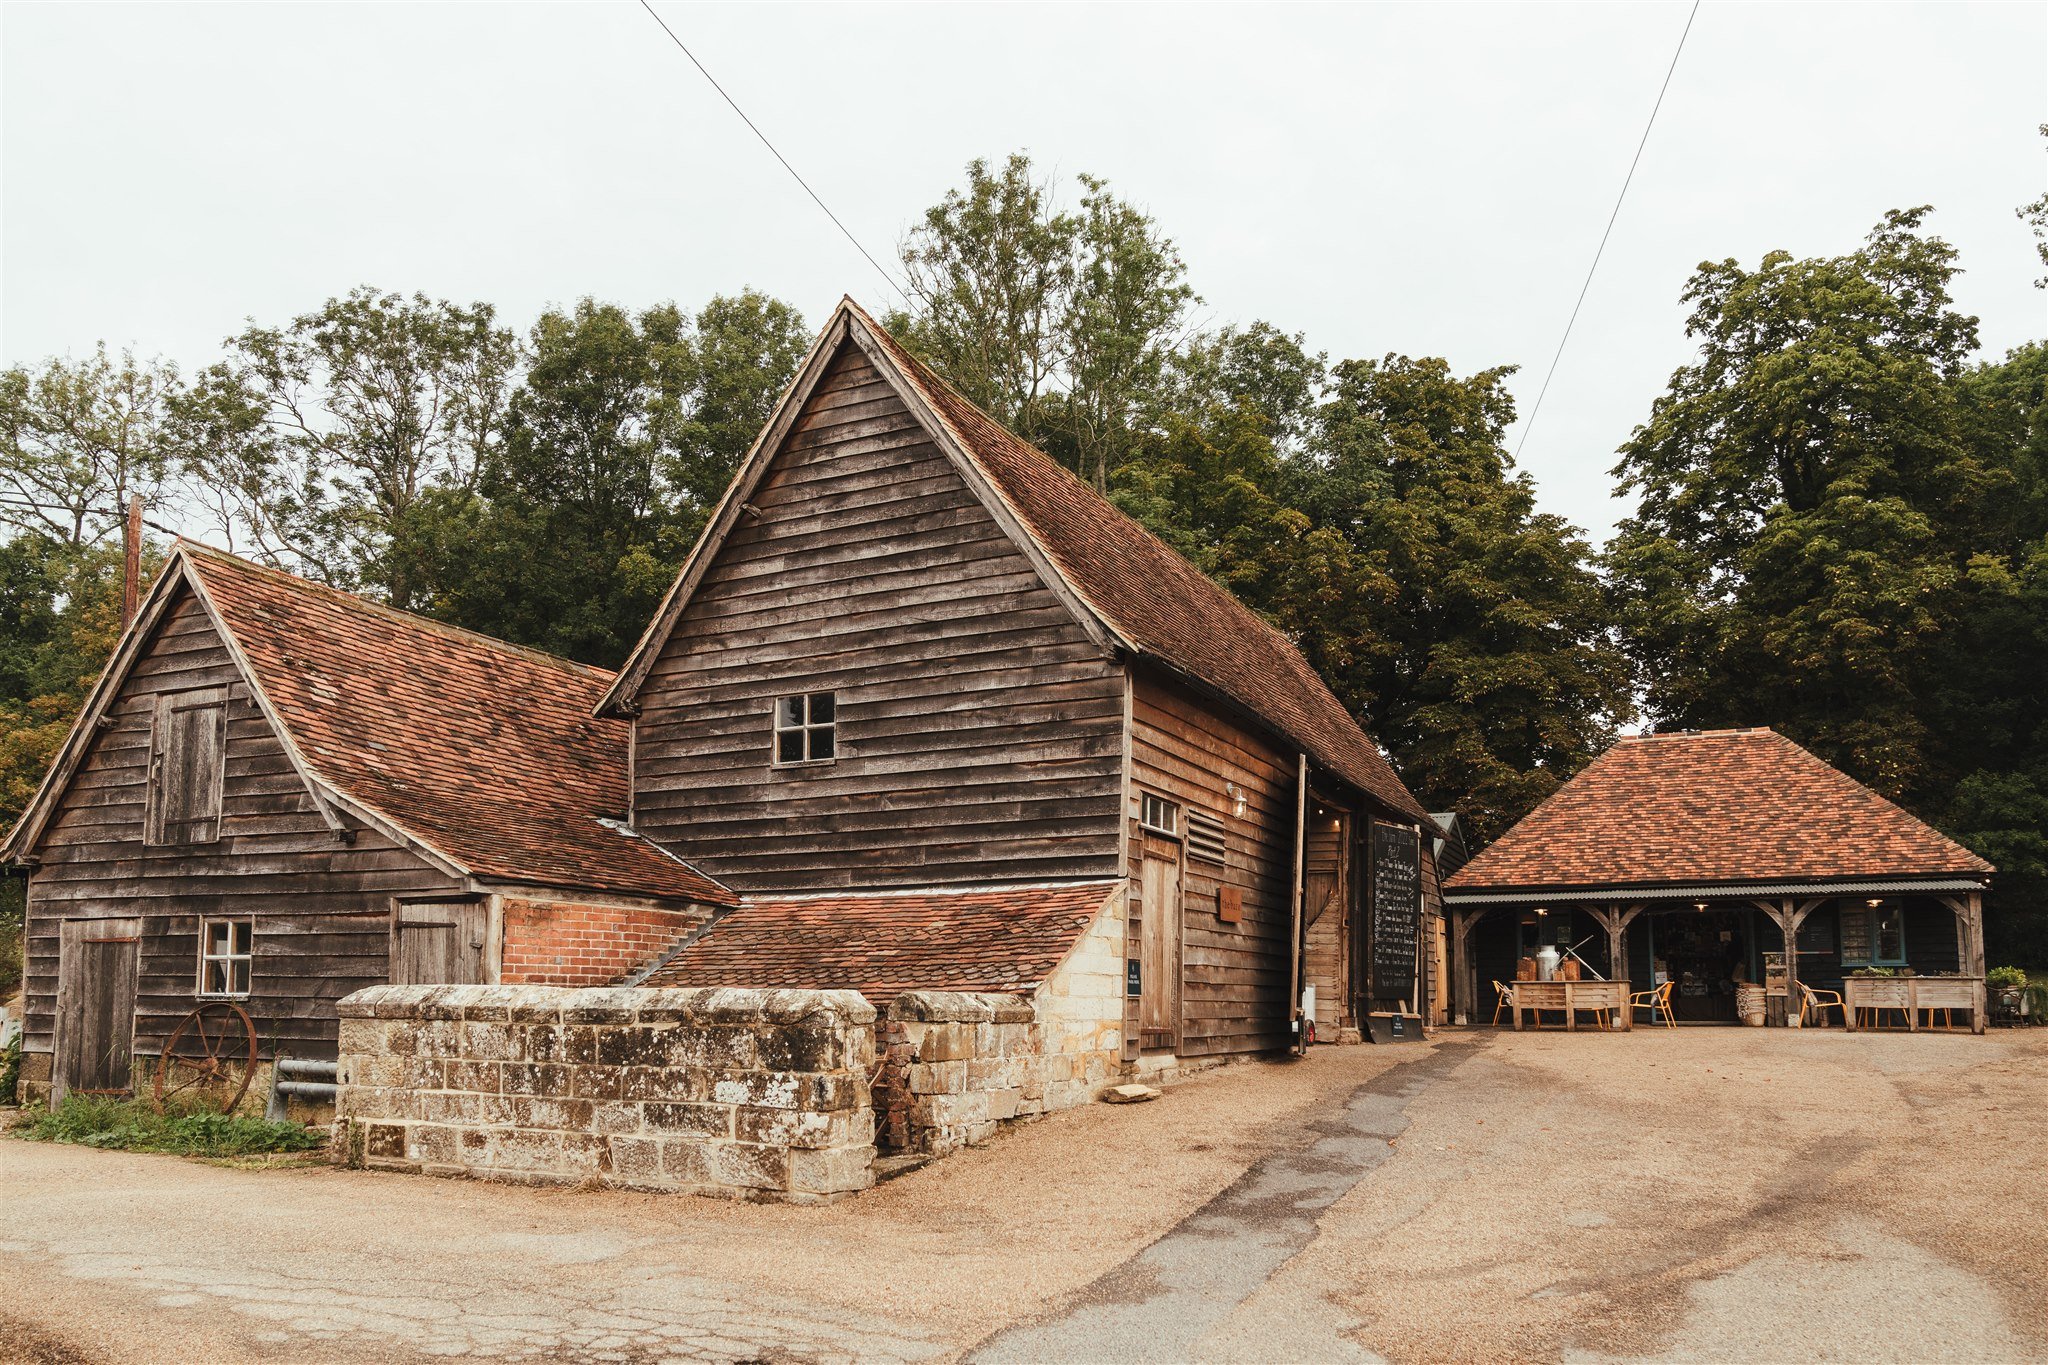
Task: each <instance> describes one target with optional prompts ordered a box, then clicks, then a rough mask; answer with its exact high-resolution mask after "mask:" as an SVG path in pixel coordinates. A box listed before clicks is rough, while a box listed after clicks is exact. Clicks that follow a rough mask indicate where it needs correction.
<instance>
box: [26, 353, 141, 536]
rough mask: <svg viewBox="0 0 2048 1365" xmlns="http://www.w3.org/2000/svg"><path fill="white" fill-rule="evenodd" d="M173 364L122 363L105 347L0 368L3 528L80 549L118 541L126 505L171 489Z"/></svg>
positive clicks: (125, 356) (126, 357) (126, 356)
mask: <svg viewBox="0 0 2048 1365" xmlns="http://www.w3.org/2000/svg"><path fill="white" fill-rule="evenodd" d="M179 392H180V387H179V381H178V372H177V369H176V367H174V366H172V365H169V364H166V363H164V362H162V361H155V362H140V363H139V362H137V361H136V359H135V357H134V356H133V355H132V354H130V353H127V352H123V353H122V355H121V358H120V359H119V360H118V361H117V360H114V359H113V358H111V357H109V356H108V354H107V348H106V345H105V343H101V345H100V346H99V347H98V349H97V350H96V351H95V352H94V354H93V355H92V357H91V358H90V359H87V360H83V361H76V362H74V361H70V360H49V361H45V362H44V363H43V365H42V366H41V367H40V368H36V369H30V368H27V367H23V366H16V367H13V368H10V369H8V370H5V371H0V527H8V528H12V529H15V530H19V531H23V532H27V533H32V534H36V535H42V536H54V537H56V538H57V539H58V540H59V541H61V542H62V543H64V544H66V545H69V546H72V547H74V548H80V547H84V546H89V545H97V544H99V543H101V542H102V541H103V540H105V539H107V538H108V537H109V536H118V534H119V530H120V526H121V515H122V513H123V512H124V511H125V509H126V507H127V503H128V499H129V498H130V497H131V496H139V497H141V498H142V499H143V501H144V503H145V504H146V505H148V506H150V507H152V508H155V507H161V506H163V505H164V504H165V503H166V502H167V500H168V499H169V497H170V494H171V492H172V489H171V486H170V485H171V479H172V475H173V459H172V451H173V443H172V439H171V437H170V434H169V428H170V426H171V420H172V419H171V413H172V405H173V403H174V402H175V400H176V399H177V396H178V394H179Z"/></svg>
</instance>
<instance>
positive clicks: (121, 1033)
mask: <svg viewBox="0 0 2048 1365" xmlns="http://www.w3.org/2000/svg"><path fill="white" fill-rule="evenodd" d="M141 943H142V921H141V920H139V919H96V920H86V919H74V920H66V921H65V922H64V925H63V928H62V929H61V930H60V931H59V935H58V940H57V1037H56V1049H57V1055H56V1057H55V1059H54V1061H53V1066H52V1072H53V1075H52V1087H51V1090H52V1094H51V1098H52V1099H53V1100H61V1099H63V1098H64V1096H65V1095H66V1094H67V1093H69V1092H70V1091H73V1090H76V1091H79V1092H81V1093H84V1094H94V1095H126V1094H128V1093H129V1092H130V1090H131V1088H132V1085H133V1081H134V1076H133V1067H132V1062H133V1056H134V1051H135V968H136V961H137V958H138V957H139V950H140V947H141Z"/></svg>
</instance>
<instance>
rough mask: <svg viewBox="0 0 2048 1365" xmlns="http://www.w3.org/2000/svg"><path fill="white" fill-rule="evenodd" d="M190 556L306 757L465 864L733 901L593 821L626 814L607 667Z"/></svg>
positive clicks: (230, 560) (537, 878)
mask: <svg viewBox="0 0 2048 1365" xmlns="http://www.w3.org/2000/svg"><path fill="white" fill-rule="evenodd" d="M179 549H180V551H181V552H182V555H183V557H184V560H185V562H187V563H188V564H189V565H190V567H191V570H192V572H193V573H194V574H195V575H196V577H197V579H198V580H199V583H200V585H201V586H202V588H203V589H204V592H205V595H206V598H207V599H208V601H209V602H210V603H211V604H212V606H213V608H214V610H215V611H216V612H217V613H218V615H219V617H220V620H221V623H222V625H223V626H225V627H226V628H227V630H228V632H229V634H230V635H231V636H232V644H233V645H234V646H235V647H237V648H238V649H239V650H240V651H241V654H242V656H243V657H244V658H245V659H246V660H247V663H248V665H249V667H250V669H251V671H252V672H253V673H254V675H255V678H254V681H255V683H256V685H257V686H258V687H260V688H261V689H262V691H263V694H264V696H265V698H266V699H267V700H268V701H269V703H270V706H271V708H272V710H273V711H274V713H275V714H276V716H277V718H278V720H279V721H280V722H281V723H282V724H283V726H284V728H285V729H286V731H287V732H288V735H289V738H290V740H291V742H292V743H293V744H294V746H295V747H296V748H297V749H298V751H299V754H300V756H301V757H302V758H303V759H304V761H305V763H306V765H307V767H308V768H310V769H311V770H312V773H313V775H314V776H315V778H316V779H317V780H318V781H319V782H320V783H321V784H323V785H325V786H327V787H329V788H331V789H333V790H334V791H335V792H336V793H338V794H339V796H340V797H341V798H343V799H344V801H346V800H353V801H355V802H357V803H360V804H361V805H363V806H365V807H368V808H369V809H370V810H371V811H372V812H374V813H376V814H377V815H380V816H382V817H383V818H384V819H385V820H387V821H388V822H390V823H391V824H393V825H395V826H397V827H398V828H399V829H400V830H401V831H402V832H404V833H405V834H407V835H410V836H411V837H412V838H414V839H416V840H417V841H419V842H421V843H423V844H425V845H427V846H428V847H430V848H432V849H434V850H436V851H438V852H440V853H441V854H443V855H445V856H446V857H447V858H448V859H449V860H450V861H452V862H454V863H456V864H459V865H460V866H461V867H463V868H464V869H466V870H467V871H469V872H470V873H471V874H473V875H475V876H478V877H481V878H484V879H487V880H504V881H512V882H522V883H530V884H537V885H545V886H559V887H564V888H578V889H585V890H608V891H614V892H621V893H626V892H631V893H636V894H644V895H653V896H663V897H678V898H685V899H690V900H697V901H705V902H709V903H713V904H731V903H733V901H734V900H735V897H734V895H733V893H732V892H730V891H728V890H726V889H725V888H724V887H722V886H720V885H718V884H717V883H716V882H713V881H711V880H710V879H709V878H707V877H705V876H704V875H703V874H702V873H700V872H698V871H697V870H696V869H695V868H692V867H690V866H688V865H687V864H685V863H682V862H680V861H678V860H677V859H675V858H673V857H670V856H669V855H668V854H666V853H664V852H662V851H661V850H660V849H658V848H656V847H655V846H654V845H652V844H650V843H648V842H647V841H646V840H644V839H641V838H638V837H636V836H634V835H631V834H626V833H623V832H621V831H619V830H617V829H614V828H612V827H610V826H608V825H605V824H603V823H601V822H600V820H601V817H609V818H613V819H618V818H623V816H624V815H625V811H626V727H625V726H624V725H622V724H620V723H619V722H617V721H608V720H597V719H594V718H593V717H592V715H591V710H592V708H593V707H594V706H595V705H596V704H597V699H598V698H599V697H601V696H602V695H603V694H604V690H605V688H606V687H608V686H609V685H610V683H611V680H612V675H611V674H610V673H607V672H605V671H603V670H602V669H595V668H585V667H583V666H582V665H580V664H574V663H570V662H569V661H568V660H566V659H558V658H555V657H554V656H552V655H548V654H542V653H540V652H538V651H536V650H528V649H521V648H519V647H518V646H516V645H509V644H506V643H504V642H503V641H499V640H493V639H491V638H489V637H488V636H483V635H477V634H474V633H472V632H470V631H466V630H458V629H456V628H455V627H452V626H445V625H441V624H439V623H437V622H432V621H427V620H424V619H422V618H420V617H417V616H410V615H407V614H406V613H404V612H399V611H393V610H390V609H388V608H385V607H380V606H376V605H374V604H372V603H369V602H365V601H363V600H362V599H361V598H357V597H352V596H350V595H349V594H347V593H343V592H336V591H334V590H332V589H329V588H323V587H320V586H317V585H316V584H312V583H308V582H306V581H305V580H304V579H300V578H295V577H293V576H292V575H290V574H287V573H282V572H279V571H278V570H275V569H267V568H263V567H261V566H259V565H256V564H251V563H249V562H248V561H247V560H243V559H238V558H236V557H234V556H233V555H228V554H223V553H221V552H220V551H218V550H213V549H209V548H207V547H205V546H199V545H193V544H189V543H185V544H181V545H180V546H179Z"/></svg>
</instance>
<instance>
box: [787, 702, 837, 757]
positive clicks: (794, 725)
mask: <svg viewBox="0 0 2048 1365" xmlns="http://www.w3.org/2000/svg"><path fill="white" fill-rule="evenodd" d="M838 754H839V700H838V694H837V693H833V692H806V693H804V694H803V695H802V696H797V697H778V698H777V699H776V702H775V762H776V765H777V766H778V767H784V766H788V765H791V764H796V763H830V762H831V761H832V760H833V759H834V758H836V757H838Z"/></svg>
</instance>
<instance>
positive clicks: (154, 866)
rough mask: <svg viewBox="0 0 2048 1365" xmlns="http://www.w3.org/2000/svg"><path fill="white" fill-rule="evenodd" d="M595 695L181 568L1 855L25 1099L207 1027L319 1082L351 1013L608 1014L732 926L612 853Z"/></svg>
mask: <svg viewBox="0 0 2048 1365" xmlns="http://www.w3.org/2000/svg"><path fill="white" fill-rule="evenodd" d="M610 681H611V676H610V675H609V674H607V673H603V672H600V671H595V670H591V669H585V668H581V667H579V666H577V665H574V664H571V663H568V662H566V661H564V660H561V659H555V658H551V657H549V656H547V655H543V654H538V653H535V652H532V651H528V650H522V649H517V648H514V647H512V646H510V645H505V644H501V643H499V642H497V641H494V640H488V639H485V638H483V637H481V636H477V635H472V634H470V633H468V632H464V631H459V630H454V629H451V628H449V627H445V626H441V625H437V624H434V623H431V622H427V621H424V620H421V619H419V618H416V617H411V616H407V615H405V614H403V613H399V612H394V611H388V610H385V609H383V608H380V607H376V606H372V605H370V604H368V603H365V602H363V601H361V600H360V599H357V598H355V597H352V596H349V595H348V594H345V593H339V592H334V591H330V590H328V589H324V588H319V587H315V586H314V585H312V584H310V583H307V582H305V581H303V580H301V579H298V578H294V577H292V576H291V575H289V574H283V573H278V572H276V571H274V570H269V569H264V568H259V567H257V566H256V565H253V564H250V563H248V562H246V561H243V560H240V559H237V558H234V557H233V556H230V555H225V554H221V553H219V552H217V551H211V550H207V549H204V548H201V547H199V546H195V545H189V544H180V545H179V546H178V547H177V548H176V550H175V551H174V552H173V554H172V556H171V560H170V563H169V564H168V565H167V566H166V568H165V569H164V571H163V574H162V575H161V576H160V577H159V579H158V580H157V582H156V584H155V585H154V587H153V588H152V590H151V591H150V593H149V595H148V597H147V598H146V599H145V601H144V602H143V604H142V607H141V610H140V612H139V614H138V616H137V618H136V621H135V623H134V624H133V626H132V627H131V628H130V629H129V631H128V632H127V633H126V635H125V637H124V638H123V640H122V641H121V644H120V646H119V649H118V652H117V653H116V655H115V658H114V660H113V662H112V664H111V666H110V667H109V668H108V670H107V672H106V674H105V676H104V677H103V679H102V680H101V682H100V684H99V686H98V688H97V689H96V690H95V692H94V693H93V695H92V697H91V699H90V700H89V702H88V704H87V706H86V708H85V711H84V714H83V715H82V716H81V718H80V720H79V722H78V724H77V726H76V728H75V729H74V730H73V731H72V733H71V735H70V737H69V739H68V740H67V742H66V744H65V746H64V748H63V750H62V751H61V753H60V755H59V757H58V760H57V763H56V765H55V767H54V768H53V769H52V771H51V772H50V774H49V776H48V778H47V779H46V780H45V782H44V784H43V786H42V788H41V790H40V791H39V793H38V794H37V796H36V797H35V799H34V802H33V803H32V805H31V806H30V808H29V810H28V812H27V814H26V815H25V816H24V818H23V819H22V821H21V822H20V823H19V824H18V825H17V826H16V828H15V829H14V830H13V831H11V832H10V834H9V836H8V839H7V842H6V845H5V848H4V852H5V855H6V857H7V858H8V859H9V860H10V861H14V862H17V863H22V864H25V865H27V866H28V868H29V869H30V875H29V884H28V920H27V944H28V962H27V980H26V1005H27V1010H26V1013H27V1021H26V1043H25V1052H24V1062H23V1074H24V1077H25V1079H26V1081H27V1084H28V1086H29V1089H30V1092H31V1093H32V1094H33V1093H40V1092H41V1090H42V1089H43V1088H44V1087H51V1086H53V1087H54V1089H55V1090H56V1091H58V1092H62V1091H63V1090H65V1089H68V1088H78V1089H85V1090H100V1091H121V1090H125V1089H127V1088H129V1086H130V1085H131V1084H132V1083H133V1081H134V1080H135V1079H136V1077H135V1076H134V1075H132V1074H131V1071H132V1068H131V1056H132V1055H136V1056H140V1057H141V1058H142V1059H144V1060H143V1067H142V1072H143V1074H144V1075H147V1074H148V1071H149V1069H150V1066H151V1062H150V1060H149V1059H151V1058H153V1057H154V1056H155V1055H156V1053H157V1052H158V1050H159V1049H160V1047H161V1044H162V1043H163V1041H164V1039H165V1038H166V1037H167V1036H168V1035H169V1034H170V1032H171V1031H172V1029H173V1028H174V1027H175V1026H176V1024H177V1022H178V1021H179V1020H180V1019H181V1018H183V1017H184V1016H185V1014H186V1013H187V1012H188V1011H190V1010H192V1009H193V1008H195V1007H196V1006H197V1005H199V1004H201V1003H202V1002H205V1001H209V1000H225V1001H232V1002H234V1003H235V1004H237V1005H239V1006H240V1007H241V1008H242V1009H244V1010H245V1011H246V1012H247V1014H248V1016H249V1017H250V1019H251V1020H252V1022H253V1023H254V1025H255V1028H256V1031H257V1034H258V1038H259V1047H260V1055H261V1056H262V1057H263V1058H265V1059H269V1058H272V1057H275V1056H278V1055H291V1056H295V1057H306V1058H319V1057H331V1056H333V1055H334V1042H335V1029H336V1022H335V1015H334V1003H335V1002H336V1001H337V1000H339V999H340V998H341V997H342V996H344V995H347V994H348V993H349V992H351V991H354V990H357V989H359V988H361V987H364V986H369V985H375V984H378V983H381V982H386V981H408V980H411V981H448V982H459V981H485V980H492V981H495V980H501V979H502V980H507V981H534V982H544V983H549V984H560V985H592V984H602V983H606V982H609V981H611V980H613V979H615V978H616V976H617V975H618V974H619V973H620V972H621V971H623V970H625V969H626V968H627V967H629V966H632V965H636V964H637V963H638V962H640V961H642V960H644V959H645V958H647V957H648V956H651V955H654V954H658V953H659V952H661V951H664V950H665V949H667V948H668V947H669V946H670V945H672V944H673V943H674V942H675V941H676V940H677V939H678V938H679V937H681V936H683V935H684V934H686V933H688V932H689V931H691V930H692V929H694V928H696V927H697V926H699V925H701V924H702V923H703V922H704V921H705V919H706V918H707V917H708V915H709V914H710V913H711V912H712V910H714V909H716V908H722V907H724V906H726V905H730V904H732V903H733V901H734V899H735V898H734V896H733V895H732V893H730V892H729V891H727V890H725V889H724V888H722V887H720V886H718V885H717V884H716V883H714V882H712V881H711V880H709V879H708V878H706V877H704V876H703V875H702V874H700V873H698V872H697V871H695V870H694V869H692V868H690V867H688V866H686V865H685V864H683V863H682V862H680V861H678V860H677V859H676V858H674V857H672V856H671V855H669V854H667V853H665V852H663V851H662V850H660V849H659V848H657V847H655V846H654V845H653V844H651V843H649V842H648V841H646V840H644V839H641V838H638V837H636V836H634V835H632V834H630V833H628V832H627V831H626V830H625V828H624V826H623V824H622V823H621V822H622V821H623V820H624V818H625V816H626V813H627V812H626V782H625V771H626V753H625V745H626V734H625V727H623V726H621V725H618V724H616V723H614V722H607V721H599V720H595V719H593V718H592V716H591V714H590V711H591V708H592V706H594V704H595V703H596V700H597V699H598V697H599V696H601V695H602V693H603V692H604V690H605V688H606V687H607V686H608V685H609V683H610ZM53 1052H54V1054H55V1056H56V1058H57V1059H59V1060H61V1061H62V1063H63V1065H59V1066H54V1067H53V1065H52V1062H53Z"/></svg>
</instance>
